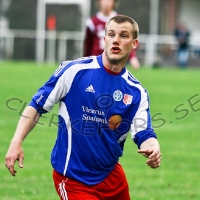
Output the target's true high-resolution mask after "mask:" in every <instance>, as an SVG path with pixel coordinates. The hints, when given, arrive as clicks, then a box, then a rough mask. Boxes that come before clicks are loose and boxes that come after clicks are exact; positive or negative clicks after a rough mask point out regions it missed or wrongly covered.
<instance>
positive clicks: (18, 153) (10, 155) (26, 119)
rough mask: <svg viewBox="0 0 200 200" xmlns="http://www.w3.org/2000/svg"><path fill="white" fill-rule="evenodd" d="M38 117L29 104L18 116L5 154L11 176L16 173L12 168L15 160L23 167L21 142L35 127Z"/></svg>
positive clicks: (6, 164)
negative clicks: (18, 118)
mask: <svg viewBox="0 0 200 200" xmlns="http://www.w3.org/2000/svg"><path fill="white" fill-rule="evenodd" d="M39 118H40V115H39V114H38V112H37V110H36V109H35V108H33V107H31V106H27V107H26V108H25V110H24V112H23V114H22V116H21V117H20V120H19V122H18V125H17V128H16V131H15V134H14V136H13V138H12V140H11V143H10V146H9V148H8V151H7V154H6V156H5V166H6V167H7V168H8V170H9V172H10V174H11V175H13V176H15V174H16V173H17V171H16V170H15V169H14V165H15V162H16V161H17V160H18V162H19V163H18V164H19V167H21V168H22V167H23V159H24V152H23V149H22V142H23V140H24V139H25V138H26V136H27V135H28V134H29V132H30V131H31V130H32V129H33V128H34V127H35V125H36V124H37V121H38V120H39Z"/></svg>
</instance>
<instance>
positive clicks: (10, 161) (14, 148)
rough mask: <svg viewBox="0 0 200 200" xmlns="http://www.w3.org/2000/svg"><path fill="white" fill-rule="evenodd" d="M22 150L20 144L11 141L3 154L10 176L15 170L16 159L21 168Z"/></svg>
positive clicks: (13, 174)
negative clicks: (4, 154)
mask: <svg viewBox="0 0 200 200" xmlns="http://www.w3.org/2000/svg"><path fill="white" fill-rule="evenodd" d="M23 160H24V151H23V148H22V146H21V145H20V144H17V143H15V142H11V144H10V147H9V149H8V151H7V154H6V156H5V166H6V167H7V169H8V171H9V172H10V174H11V175H12V176H15V174H16V173H17V171H16V170H15V168H14V166H15V162H16V161H18V165H19V167H20V168H23Z"/></svg>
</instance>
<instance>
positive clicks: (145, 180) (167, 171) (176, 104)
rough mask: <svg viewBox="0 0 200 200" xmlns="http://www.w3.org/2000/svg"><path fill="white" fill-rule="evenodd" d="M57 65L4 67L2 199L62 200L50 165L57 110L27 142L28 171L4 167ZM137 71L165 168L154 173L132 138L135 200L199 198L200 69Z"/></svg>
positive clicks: (129, 152)
mask: <svg viewBox="0 0 200 200" xmlns="http://www.w3.org/2000/svg"><path fill="white" fill-rule="evenodd" d="M56 67H57V65H54V66H49V65H41V66H40V65H37V64H35V63H28V62H27V63H26V62H1V63H0V69H1V73H0V87H1V95H0V105H1V106H0V115H1V118H0V137H1V140H0V147H1V148H0V157H1V164H0V199H1V200H56V199H59V198H58V196H57V194H56V192H55V189H54V186H53V181H52V177H51V173H52V168H51V165H50V153H51V149H52V147H53V145H54V141H55V138H56V125H55V124H54V123H51V121H52V117H54V113H57V112H56V109H57V106H56V107H55V108H54V109H53V111H52V112H51V113H49V114H47V115H45V118H44V117H43V118H41V120H40V122H41V124H38V125H37V126H36V128H35V129H34V130H33V131H32V132H31V134H30V135H29V136H28V137H27V138H26V140H25V141H24V144H23V148H24V151H25V160H24V168H23V169H19V168H18V167H17V166H16V169H17V171H18V173H17V176H16V177H12V176H11V175H10V174H9V173H8V171H7V169H6V168H5V166H4V157H5V154H6V151H7V148H8V146H9V143H10V140H11V138H12V136H13V133H14V131H15V128H16V125H17V122H18V119H19V117H20V114H21V112H22V110H23V109H24V107H25V106H26V105H27V103H29V101H30V99H31V96H32V95H33V94H34V93H35V92H36V91H37V89H38V87H39V86H41V85H42V84H43V83H44V82H45V81H46V80H47V79H48V78H49V76H50V75H51V74H52V73H53V72H54V70H55V69H56ZM129 69H130V67H129ZM130 70H131V69H130ZM132 72H133V74H134V75H135V77H136V78H137V79H139V80H140V81H141V83H142V85H143V86H144V87H145V88H146V89H147V90H148V92H149V94H150V102H151V115H152V120H153V126H154V128H155V132H156V133H157V135H158V139H159V141H160V145H161V151H162V164H161V166H160V168H158V169H150V168H149V167H148V166H147V165H146V164H145V160H146V159H145V158H144V157H143V156H141V155H139V154H138V153H137V147H136V145H135V144H134V143H133V142H132V140H131V138H130V136H129V138H128V139H127V142H126V144H125V150H124V156H123V157H122V158H121V164H122V165H123V167H124V170H125V172H126V174H127V179H128V182H129V187H130V194H131V199H133V200H190V199H195V200H199V199H200V190H199V188H200V172H199V169H200V162H199V157H200V156H199V152H200V145H199V141H200V133H199V131H200V123H199V119H200V118H199V113H200V78H199V74H200V69H186V70H180V69H178V68H162V69H147V68H141V69H140V70H139V71H136V72H134V71H132ZM54 121H55V119H54Z"/></svg>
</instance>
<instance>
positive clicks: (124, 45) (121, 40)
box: [104, 21, 138, 64]
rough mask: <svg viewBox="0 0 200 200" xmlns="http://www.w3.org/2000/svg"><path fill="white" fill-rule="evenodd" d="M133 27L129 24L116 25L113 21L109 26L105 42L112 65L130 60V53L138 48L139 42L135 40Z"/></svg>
mask: <svg viewBox="0 0 200 200" xmlns="http://www.w3.org/2000/svg"><path fill="white" fill-rule="evenodd" d="M132 32H133V30H132V25H131V24H130V23H129V22H124V23H120V24H118V23H116V22H114V21H111V22H110V23H109V24H108V25H107V31H106V35H105V37H104V41H105V54H106V57H107V59H108V60H109V61H110V62H111V63H113V64H114V63H116V64H117V63H118V62H120V61H122V60H124V59H128V57H129V54H130V52H131V51H132V49H133V48H136V46H137V43H138V41H137V40H136V39H133V36H132V35H133V34H132Z"/></svg>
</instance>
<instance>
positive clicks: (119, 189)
mask: <svg viewBox="0 0 200 200" xmlns="http://www.w3.org/2000/svg"><path fill="white" fill-rule="evenodd" d="M53 179H54V185H55V188H56V191H57V193H58V195H59V197H60V199H61V200H130V195H129V188H128V183H127V180H126V176H125V174H124V170H123V169H122V166H121V165H120V164H119V163H117V164H116V166H115V168H114V169H113V170H112V172H111V173H110V174H109V175H108V176H107V177H106V178H105V179H104V180H103V181H102V182H101V183H99V184H97V185H90V186H88V185H85V184H83V183H81V182H79V181H76V180H74V179H70V178H67V177H65V176H63V175H62V174H60V173H58V172H56V171H55V170H54V171H53Z"/></svg>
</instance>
